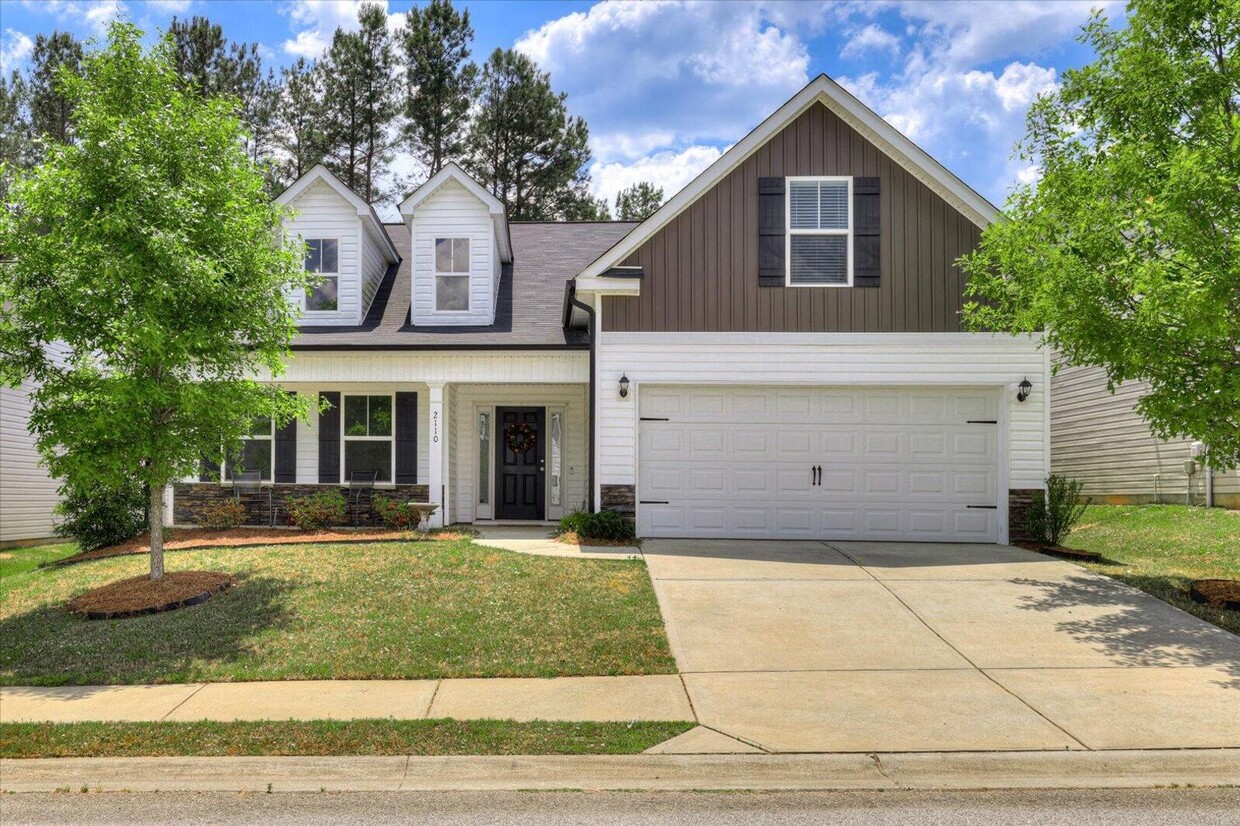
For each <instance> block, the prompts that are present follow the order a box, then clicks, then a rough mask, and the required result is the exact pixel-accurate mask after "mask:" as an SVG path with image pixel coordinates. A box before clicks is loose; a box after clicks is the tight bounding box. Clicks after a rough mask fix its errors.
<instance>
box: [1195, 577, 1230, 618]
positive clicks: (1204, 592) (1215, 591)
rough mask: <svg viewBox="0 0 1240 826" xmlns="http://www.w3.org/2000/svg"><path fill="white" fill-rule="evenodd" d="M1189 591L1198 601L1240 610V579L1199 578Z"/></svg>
mask: <svg viewBox="0 0 1240 826" xmlns="http://www.w3.org/2000/svg"><path fill="white" fill-rule="evenodd" d="M1188 593H1189V596H1191V597H1192V598H1193V599H1194V600H1196V601H1197V602H1201V603H1204V604H1206V605H1212V606H1214V607H1215V608H1227V609H1229V610H1231V611H1240V579H1198V580H1196V581H1194V582H1193V583H1192V585H1190V586H1189V590H1188Z"/></svg>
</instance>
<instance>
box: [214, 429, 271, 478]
mask: <svg viewBox="0 0 1240 826" xmlns="http://www.w3.org/2000/svg"><path fill="white" fill-rule="evenodd" d="M245 470H257V471H258V472H259V473H261V474H262V478H263V479H265V480H268V481H270V479H271V439H246V440H245V441H243V442H242V443H241V455H240V456H239V457H237V459H236V461H229V462H227V463H226V467H225V468H224V478H225V479H230V480H231V479H235V478H236V477H237V474H239V473H241V472H242V471H245Z"/></svg>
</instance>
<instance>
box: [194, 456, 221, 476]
mask: <svg viewBox="0 0 1240 826" xmlns="http://www.w3.org/2000/svg"><path fill="white" fill-rule="evenodd" d="M198 481H199V482H218V481H220V463H219V462H217V461H216V460H214V459H212V458H210V457H208V456H203V457H202V461H200V462H199V463H198Z"/></svg>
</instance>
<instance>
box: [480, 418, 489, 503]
mask: <svg viewBox="0 0 1240 826" xmlns="http://www.w3.org/2000/svg"><path fill="white" fill-rule="evenodd" d="M490 501H491V417H490V416H489V415H487V414H486V413H479V414H478V503H479V504H482V505H485V504H487V503H488V502H490Z"/></svg>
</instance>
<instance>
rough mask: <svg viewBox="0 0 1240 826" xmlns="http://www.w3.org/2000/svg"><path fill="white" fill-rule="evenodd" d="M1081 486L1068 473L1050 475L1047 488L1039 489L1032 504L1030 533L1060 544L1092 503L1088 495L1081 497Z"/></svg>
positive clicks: (1048, 543) (1030, 509) (1038, 537)
mask: <svg viewBox="0 0 1240 826" xmlns="http://www.w3.org/2000/svg"><path fill="white" fill-rule="evenodd" d="M1081 487H1082V485H1081V483H1080V482H1078V481H1076V480H1075V479H1069V478H1067V477H1066V476H1056V475H1055V474H1053V473H1052V474H1051V475H1050V476H1047V477H1046V492H1045V493H1042V492H1041V491H1038V492H1037V493H1035V494H1034V496H1033V502H1032V503H1031V504H1030V506H1029V535H1030V536H1032V537H1033V538H1034V539H1036V540H1038V541H1040V542H1045V543H1046V544H1047V545H1050V546H1051V547H1058V545H1059V544H1060V543H1061V542H1062V541H1063V540H1064V539H1065V538H1067V536H1068V534H1070V533H1071V532H1072V526H1073V525H1075V524H1076V523H1077V522H1078V521H1080V518H1081V515H1082V514H1084V513H1085V508H1086V507H1088V506H1089V500H1088V499H1081Z"/></svg>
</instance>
